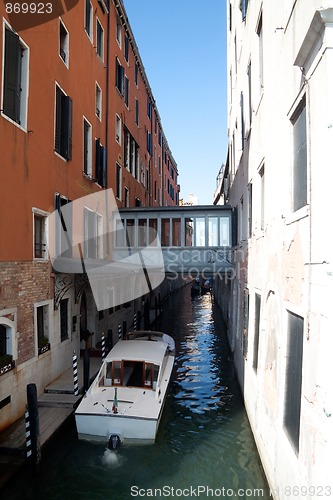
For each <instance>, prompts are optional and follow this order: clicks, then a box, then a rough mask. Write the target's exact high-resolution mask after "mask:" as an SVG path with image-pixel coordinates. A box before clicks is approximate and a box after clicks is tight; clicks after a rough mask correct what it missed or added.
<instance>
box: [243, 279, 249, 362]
mask: <svg viewBox="0 0 333 500" xmlns="http://www.w3.org/2000/svg"><path fill="white" fill-rule="evenodd" d="M243 299H244V302H243V357H244V358H245V359H246V358H247V348H248V331H249V305H250V295H249V289H248V288H245V289H244V296H243Z"/></svg>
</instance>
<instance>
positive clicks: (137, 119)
mask: <svg viewBox="0 0 333 500" xmlns="http://www.w3.org/2000/svg"><path fill="white" fill-rule="evenodd" d="M135 123H136V124H137V125H138V126H139V101H138V99H137V98H135Z"/></svg>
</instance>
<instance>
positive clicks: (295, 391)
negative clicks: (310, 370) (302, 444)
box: [283, 311, 304, 453]
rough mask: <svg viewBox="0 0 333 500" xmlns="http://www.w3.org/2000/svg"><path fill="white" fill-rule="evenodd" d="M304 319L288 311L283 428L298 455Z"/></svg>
mask: <svg viewBox="0 0 333 500" xmlns="http://www.w3.org/2000/svg"><path fill="white" fill-rule="evenodd" d="M303 331H304V319H303V318H301V317H300V316H297V315H296V314H293V313H291V312H289V311H288V345H287V366H286V387H285V402H284V419H283V424H284V428H285V430H286V432H287V434H288V437H289V439H290V441H291V443H292V445H293V448H294V449H295V451H296V452H297V453H298V449H299V432H300V416H301V393H302V363H303Z"/></svg>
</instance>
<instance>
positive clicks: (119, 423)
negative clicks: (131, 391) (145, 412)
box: [75, 414, 160, 444]
mask: <svg viewBox="0 0 333 500" xmlns="http://www.w3.org/2000/svg"><path fill="white" fill-rule="evenodd" d="M75 422H76V428H77V432H78V437H79V439H82V440H88V441H102V442H107V441H108V440H109V439H110V436H111V435H112V434H117V435H118V436H119V437H120V440H121V441H122V442H123V441H124V442H136V443H147V444H149V443H154V442H155V439H156V434H157V430H158V426H159V423H160V418H159V419H148V418H146V419H144V418H138V417H130V416H122V415H118V414H117V415H115V414H111V415H110V414H107V415H92V414H88V415H84V414H76V415H75Z"/></svg>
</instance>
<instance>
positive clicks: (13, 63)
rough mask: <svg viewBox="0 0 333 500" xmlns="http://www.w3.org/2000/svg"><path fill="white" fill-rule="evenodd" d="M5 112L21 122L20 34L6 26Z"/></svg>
mask: <svg viewBox="0 0 333 500" xmlns="http://www.w3.org/2000/svg"><path fill="white" fill-rule="evenodd" d="M5 31H6V38H5V65H4V95H3V112H4V113H5V114H6V115H7V116H8V117H9V118H11V119H12V120H14V121H15V122H17V123H20V98H21V65H22V49H21V44H20V39H19V36H18V35H16V34H15V33H14V32H13V31H12V30H9V29H7V28H6V30H5Z"/></svg>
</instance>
